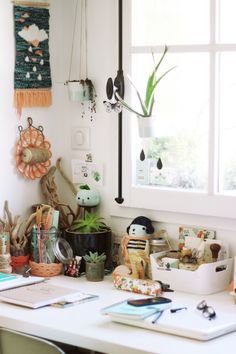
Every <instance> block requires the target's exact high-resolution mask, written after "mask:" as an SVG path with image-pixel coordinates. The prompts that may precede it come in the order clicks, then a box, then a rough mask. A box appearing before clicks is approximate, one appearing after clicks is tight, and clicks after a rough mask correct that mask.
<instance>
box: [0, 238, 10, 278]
mask: <svg viewBox="0 0 236 354" xmlns="http://www.w3.org/2000/svg"><path fill="white" fill-rule="evenodd" d="M0 272H1V273H11V272H12V267H11V255H10V237H9V232H7V231H2V232H0ZM0 281H1V279H0Z"/></svg>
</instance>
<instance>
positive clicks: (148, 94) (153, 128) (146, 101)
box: [115, 46, 175, 137]
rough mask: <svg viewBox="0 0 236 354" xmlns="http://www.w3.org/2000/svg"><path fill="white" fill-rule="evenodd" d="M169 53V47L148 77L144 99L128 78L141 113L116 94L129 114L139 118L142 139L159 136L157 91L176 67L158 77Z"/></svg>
mask: <svg viewBox="0 0 236 354" xmlns="http://www.w3.org/2000/svg"><path fill="white" fill-rule="evenodd" d="M167 51H168V47H167V46H165V49H164V52H163V54H162V56H161V59H160V60H159V62H158V63H157V64H156V65H155V67H154V69H153V71H152V72H151V74H150V75H149V77H148V80H147V84H146V91H145V96H144V98H142V96H141V94H140V92H139V91H138V89H137V88H136V87H135V85H134V83H133V81H132V80H131V78H129V77H128V79H129V82H130V83H131V85H132V86H133V88H134V89H135V92H136V94H137V97H138V101H139V103H140V106H141V110H140V111H139V110H138V109H136V108H133V107H132V106H130V105H129V104H128V103H127V102H126V101H125V100H124V99H122V97H120V95H119V94H118V93H117V92H116V93H115V97H116V99H117V100H118V101H119V102H120V103H121V104H122V105H123V107H124V108H126V109H127V110H128V111H129V112H131V113H134V114H136V116H137V117H138V125H139V135H140V137H155V136H157V134H158V131H157V124H156V117H153V115H152V113H153V107H154V103H155V98H154V94H155V90H156V88H157V86H158V84H159V82H160V81H161V80H162V79H163V78H164V77H165V76H166V75H167V74H168V73H169V72H170V71H171V70H173V69H174V68H175V67H172V68H170V69H169V70H167V71H166V72H164V74H162V75H161V76H159V77H157V71H158V69H159V67H160V65H161V63H162V61H163V59H164V57H165V55H166V53H167Z"/></svg>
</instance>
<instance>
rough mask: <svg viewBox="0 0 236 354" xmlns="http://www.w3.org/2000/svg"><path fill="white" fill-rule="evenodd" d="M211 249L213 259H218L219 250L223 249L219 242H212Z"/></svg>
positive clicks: (214, 260)
mask: <svg viewBox="0 0 236 354" xmlns="http://www.w3.org/2000/svg"><path fill="white" fill-rule="evenodd" d="M210 250H211V253H212V261H213V262H216V261H217V260H218V256H219V252H220V250H221V245H219V244H218V243H212V244H211V245H210Z"/></svg>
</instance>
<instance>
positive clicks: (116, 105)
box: [103, 0, 124, 204]
mask: <svg viewBox="0 0 236 354" xmlns="http://www.w3.org/2000/svg"><path fill="white" fill-rule="evenodd" d="M122 5H123V0H118V70H117V75H116V77H115V79H114V82H113V80H112V78H111V77H109V78H108V80H107V84H106V95H107V98H108V100H112V99H113V102H110V101H104V102H103V103H104V105H105V106H106V111H107V112H112V111H113V112H116V113H118V196H117V197H116V198H115V201H116V202H117V203H118V204H122V203H123V202H124V198H123V197H122V105H121V103H120V102H118V101H117V100H116V99H115V94H116V93H118V94H119V96H121V97H122V98H124V74H123V69H122V57H123V42H122V27H123V24H122V20H123V6H122Z"/></svg>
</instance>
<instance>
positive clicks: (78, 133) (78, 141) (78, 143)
mask: <svg viewBox="0 0 236 354" xmlns="http://www.w3.org/2000/svg"><path fill="white" fill-rule="evenodd" d="M71 147H72V149H73V150H89V149H90V128H89V127H72V128H71Z"/></svg>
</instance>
